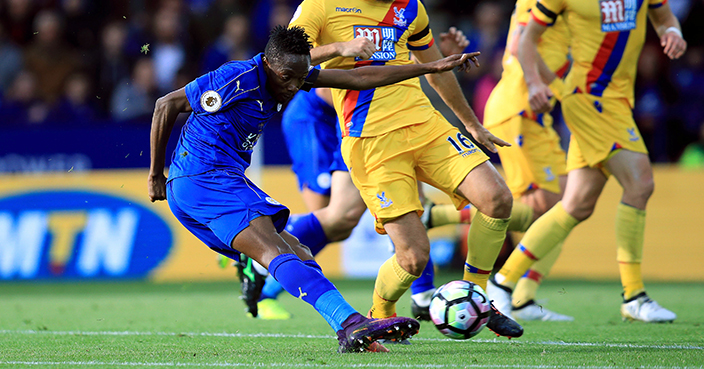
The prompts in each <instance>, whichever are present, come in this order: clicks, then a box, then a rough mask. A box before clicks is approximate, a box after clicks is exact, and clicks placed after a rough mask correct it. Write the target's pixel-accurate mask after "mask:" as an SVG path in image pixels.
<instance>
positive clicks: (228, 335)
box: [0, 330, 704, 350]
mask: <svg viewBox="0 0 704 369" xmlns="http://www.w3.org/2000/svg"><path fill="white" fill-rule="evenodd" d="M9 334H48V335H57V336H69V335H71V336H191V337H225V338H260V337H261V338H308V339H333V338H337V337H334V336H319V335H307V334H283V333H226V332H222V333H212V332H137V331H37V330H16V331H13V330H0V335H9ZM413 340H417V341H429V342H454V343H462V342H465V341H458V340H453V339H450V338H413ZM469 342H473V343H499V344H512V345H547V346H577V347H617V348H635V349H661V350H704V346H694V345H640V344H631V343H609V342H564V341H517V340H513V341H509V340H505V339H496V338H495V339H472V340H470V341H469Z"/></svg>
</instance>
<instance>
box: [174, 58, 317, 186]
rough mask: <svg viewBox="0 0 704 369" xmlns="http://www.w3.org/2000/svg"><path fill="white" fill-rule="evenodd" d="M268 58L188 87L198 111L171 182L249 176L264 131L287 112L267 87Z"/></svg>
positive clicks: (229, 67) (236, 64) (235, 65)
mask: <svg viewBox="0 0 704 369" xmlns="http://www.w3.org/2000/svg"><path fill="white" fill-rule="evenodd" d="M262 55H263V54H259V55H257V56H255V57H254V58H252V59H250V60H245V61H231V62H228V63H225V64H223V65H222V66H221V67H220V68H218V69H216V70H215V71H212V72H209V73H206V74H204V75H202V76H200V77H198V78H197V79H196V80H194V81H192V82H191V83H189V84H188V85H186V88H185V91H186V96H187V98H188V102H189V103H190V105H191V108H192V109H193V112H192V113H191V115H190V116H189V117H188V120H187V121H186V124H185V125H184V127H183V129H182V130H181V136H180V137H179V142H178V145H177V146H176V149H175V150H174V153H173V156H172V163H171V167H170V169H169V180H171V179H174V178H178V177H182V176H189V175H195V174H200V173H205V172H208V171H210V170H213V169H234V170H237V171H241V172H242V173H244V170H245V169H246V168H247V167H248V166H249V164H250V161H251V157H252V148H253V147H254V145H255V144H256V143H257V140H258V139H259V137H260V136H261V133H262V131H263V130H264V126H265V125H266V123H267V122H268V121H269V120H270V119H271V118H272V117H273V116H274V114H276V113H277V112H278V111H279V110H281V104H280V103H278V102H277V101H276V100H275V99H274V97H273V96H272V95H271V94H270V93H269V91H268V90H267V88H266V81H267V75H266V72H265V71H264V65H263V61H262ZM315 77H317V74H315V73H311V74H310V75H309V79H314V78H315ZM308 82H311V81H308ZM307 85H312V83H310V84H307Z"/></svg>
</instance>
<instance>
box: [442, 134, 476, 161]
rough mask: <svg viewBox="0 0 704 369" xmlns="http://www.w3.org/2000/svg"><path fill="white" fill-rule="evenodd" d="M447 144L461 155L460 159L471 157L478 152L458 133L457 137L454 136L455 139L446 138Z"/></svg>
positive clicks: (471, 143) (472, 144) (451, 137)
mask: <svg viewBox="0 0 704 369" xmlns="http://www.w3.org/2000/svg"><path fill="white" fill-rule="evenodd" d="M447 142H449V143H450V144H451V145H452V147H453V148H454V149H455V150H457V154H459V155H461V156H462V157H465V156H468V155H472V154H474V153H475V152H477V150H479V149H478V148H477V146H476V145H475V144H474V143H473V142H472V141H470V140H469V139H468V138H467V137H465V136H464V135H462V133H460V132H457V135H455V137H453V136H447Z"/></svg>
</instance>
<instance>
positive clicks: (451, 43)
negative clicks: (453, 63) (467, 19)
mask: <svg viewBox="0 0 704 369" xmlns="http://www.w3.org/2000/svg"><path fill="white" fill-rule="evenodd" d="M467 46H469V40H467V36H465V35H464V33H463V32H462V30H459V29H457V28H456V27H450V29H448V30H447V32H442V33H440V52H441V53H442V55H453V54H461V53H462V52H464V49H466V48H467Z"/></svg>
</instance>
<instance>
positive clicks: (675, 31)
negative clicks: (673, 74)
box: [648, 2, 687, 59]
mask: <svg viewBox="0 0 704 369" xmlns="http://www.w3.org/2000/svg"><path fill="white" fill-rule="evenodd" d="M648 17H649V18H650V23H652V24H653V27H654V28H655V31H656V32H657V33H658V36H659V37H660V45H661V46H662V47H663V52H664V53H665V54H666V55H667V57H668V58H670V59H679V57H681V56H682V55H683V54H684V52H685V51H687V42H686V41H685V40H684V38H683V37H682V28H681V27H680V22H679V21H678V20H677V17H675V15H674V14H672V10H671V9H670V4H668V3H667V2H665V3H662V4H658V5H657V6H656V7H652V6H651V7H650V9H648Z"/></svg>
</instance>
